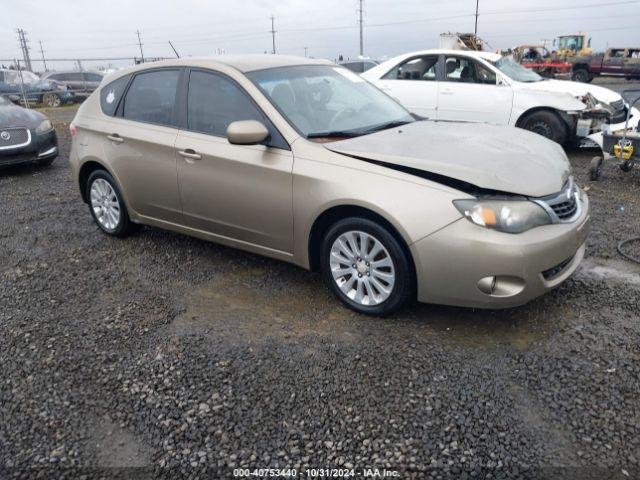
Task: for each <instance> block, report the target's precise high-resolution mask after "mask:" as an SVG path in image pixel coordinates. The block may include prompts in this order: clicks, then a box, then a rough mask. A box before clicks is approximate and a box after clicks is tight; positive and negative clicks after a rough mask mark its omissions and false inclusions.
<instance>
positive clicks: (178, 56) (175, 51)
mask: <svg viewBox="0 0 640 480" xmlns="http://www.w3.org/2000/svg"><path fill="white" fill-rule="evenodd" d="M169 45H171V48H172V49H173V53H175V54H176V58H180V55H179V54H178V51H177V50H176V47H174V46H173V43H171V40H169Z"/></svg>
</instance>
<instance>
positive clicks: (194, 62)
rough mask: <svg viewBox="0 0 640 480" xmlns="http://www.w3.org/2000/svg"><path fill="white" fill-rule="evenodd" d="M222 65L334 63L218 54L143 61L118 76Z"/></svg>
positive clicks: (247, 69)
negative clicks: (166, 69)
mask: <svg viewBox="0 0 640 480" xmlns="http://www.w3.org/2000/svg"><path fill="white" fill-rule="evenodd" d="M222 65H225V66H228V67H232V68H235V69H236V70H239V71H241V72H243V73H246V72H252V71H255V70H265V69H267V68H278V67H291V66H297V65H332V62H331V61H329V60H322V59H314V58H306V57H296V56H293V55H270V54H256V55H217V56H215V57H185V58H174V59H170V60H159V61H155V62H149V63H142V64H139V65H136V66H135V67H129V68H125V69H122V70H118V71H117V73H118V76H120V75H121V74H124V73H131V72H136V71H139V70H146V69H148V68H160V67H179V66H182V67H184V66H190V67H203V68H216V67H220V66H222ZM114 73H115V72H114Z"/></svg>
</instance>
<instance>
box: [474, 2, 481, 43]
mask: <svg viewBox="0 0 640 480" xmlns="http://www.w3.org/2000/svg"><path fill="white" fill-rule="evenodd" d="M479 6H480V0H476V28H475V30H474V31H473V34H474V35H478V7H479Z"/></svg>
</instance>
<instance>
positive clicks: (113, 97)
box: [100, 75, 131, 117]
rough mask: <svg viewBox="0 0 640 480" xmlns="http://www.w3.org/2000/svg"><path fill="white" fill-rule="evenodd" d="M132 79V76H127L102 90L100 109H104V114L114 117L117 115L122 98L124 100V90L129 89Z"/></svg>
mask: <svg viewBox="0 0 640 480" xmlns="http://www.w3.org/2000/svg"><path fill="white" fill-rule="evenodd" d="M130 78H131V75H125V76H124V77H120V78H118V79H117V80H114V81H113V82H111V83H109V84H108V85H105V86H104V87H103V88H102V90H100V108H102V112H103V113H104V114H105V115H109V116H110V117H113V115H114V114H115V113H116V108H117V107H118V102H120V98H122V94H123V92H124V89H125V88H127V84H128V83H129V79H130Z"/></svg>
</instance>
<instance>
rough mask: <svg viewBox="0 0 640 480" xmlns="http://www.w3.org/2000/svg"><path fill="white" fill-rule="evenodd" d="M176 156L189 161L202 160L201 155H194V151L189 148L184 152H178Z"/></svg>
mask: <svg viewBox="0 0 640 480" xmlns="http://www.w3.org/2000/svg"><path fill="white" fill-rule="evenodd" d="M178 155H180V156H181V157H184V158H188V159H190V160H200V159H201V158H202V155H200V154H199V153H196V152H195V150H192V149H191V148H187V149H186V150H178Z"/></svg>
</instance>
